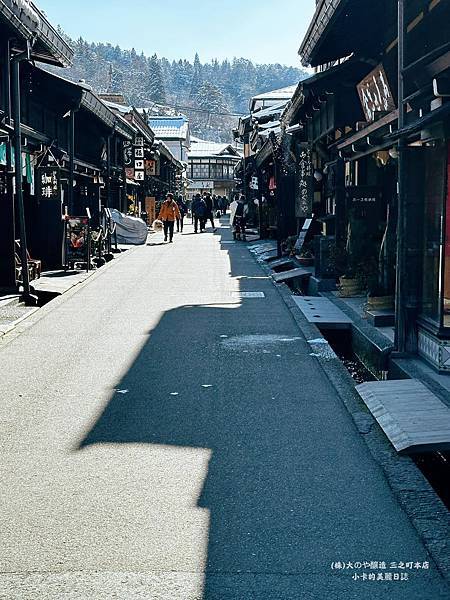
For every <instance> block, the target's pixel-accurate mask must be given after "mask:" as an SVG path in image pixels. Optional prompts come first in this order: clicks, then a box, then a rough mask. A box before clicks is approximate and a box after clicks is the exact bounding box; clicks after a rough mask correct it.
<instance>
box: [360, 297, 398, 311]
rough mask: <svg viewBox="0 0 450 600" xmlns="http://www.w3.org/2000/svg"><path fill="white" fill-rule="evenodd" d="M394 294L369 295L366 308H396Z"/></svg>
mask: <svg viewBox="0 0 450 600" xmlns="http://www.w3.org/2000/svg"><path fill="white" fill-rule="evenodd" d="M394 305H395V300H394V296H392V295H391V296H369V297H368V298H367V306H366V310H390V309H392V308H394Z"/></svg>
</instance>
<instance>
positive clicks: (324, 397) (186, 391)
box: [79, 244, 423, 600]
mask: <svg viewBox="0 0 450 600" xmlns="http://www.w3.org/2000/svg"><path fill="white" fill-rule="evenodd" d="M223 251H227V252H228V253H229V255H230V263H231V267H230V269H231V270H230V274H231V275H233V276H234V277H235V278H236V281H237V285H238V286H239V289H240V290H241V291H257V290H263V291H264V293H265V294H266V299H269V300H274V301H273V302H270V301H269V302H266V301H265V300H258V299H256V300H245V299H243V300H233V298H232V296H231V294H230V299H229V301H228V302H224V303H223V304H221V303H216V304H210V305H186V306H180V307H178V308H174V309H173V310H169V311H167V312H165V313H164V314H163V316H162V318H161V320H160V321H159V323H158V325H157V326H156V328H155V329H154V330H153V331H151V332H148V333H149V338H148V340H147V342H146V343H145V345H144V346H143V347H142V349H141V352H140V354H139V355H138V356H137V358H136V359H135V360H134V362H133V364H132V365H131V367H130V368H129V370H128V372H127V373H126V375H125V376H124V377H123V378H122V380H121V381H120V382H119V383H118V384H117V386H116V391H114V392H113V393H112V395H111V398H110V401H109V403H108V404H107V406H106V408H105V409H104V411H103V413H102V414H101V415H100V416H99V417H98V419H97V421H96V422H95V423H94V424H93V426H92V428H91V429H90V431H89V432H88V433H87V434H86V436H85V437H84V439H83V440H82V442H81V444H80V445H79V449H80V450H81V449H83V448H86V447H87V446H92V445H102V444H108V445H110V444H113V445H121V444H148V445H154V446H159V447H161V446H167V447H171V446H173V447H182V448H198V449H202V450H204V449H207V450H208V451H209V455H210V457H211V458H210V460H209V466H208V472H207V475H206V478H205V480H204V482H203V488H202V492H201V494H200V497H199V498H198V503H197V505H198V507H199V508H201V509H207V510H208V511H209V515H210V522H209V537H208V548H207V564H206V566H205V575H204V577H205V579H204V589H203V592H202V593H203V595H202V598H203V600H299V599H300V598H301V599H302V600H309V599H311V600H316V599H318V598H325V597H327V596H328V595H329V596H330V597H333V598H334V597H335V598H338V597H339V598H350V597H352V598H363V597H367V596H366V595H367V588H366V587H360V585H361V586H364V585H367V584H364V583H363V584H356V583H354V582H352V581H351V580H349V576H348V574H340V575H335V574H334V573H333V572H331V571H330V565H331V563H332V562H333V561H336V560H342V559H345V560H352V558H351V557H355V556H357V557H358V558H360V557H362V558H364V559H366V560H367V559H368V560H372V559H374V558H379V557H386V558H387V559H392V557H394V556H396V552H397V551H398V548H397V540H398V536H397V533H398V535H400V534H401V529H402V527H405V526H406V522H403V521H402V523H399V522H398V518H399V513H398V512H397V509H395V510H394V509H393V508H392V506H391V499H389V498H388V499H387V500H386V501H385V500H382V499H381V497H379V496H378V495H377V494H374V493H371V494H369V495H367V494H365V493H364V486H365V485H367V486H368V487H369V488H370V489H371V490H372V491H373V490H380V494H382V495H383V494H385V493H386V492H385V488H384V485H385V484H384V482H383V481H382V478H381V475H380V474H378V472H377V471H376V469H373V470H372V471H371V472H370V473H368V472H367V465H368V464H372V462H371V460H372V459H368V458H367V450H366V449H365V446H364V444H363V442H362V441H361V440H356V438H357V434H356V430H355V429H354V426H353V424H351V422H350V418H349V416H348V413H346V411H345V409H344V408H343V406H342V405H341V404H340V403H339V402H338V401H337V400H335V396H334V394H333V392H332V388H331V385H330V384H329V382H328V381H326V380H325V378H323V377H322V376H321V375H320V373H319V371H318V370H317V369H315V367H314V365H315V363H314V360H313V359H312V358H311V356H310V349H309V348H308V345H307V343H306V341H305V340H304V338H303V337H302V336H299V333H298V329H297V326H296V325H295V323H294V322H293V319H292V317H291V315H290V313H289V312H288V311H287V310H281V309H280V305H279V304H277V301H276V300H275V297H277V298H278V293H277V292H276V290H275V289H274V287H273V286H272V284H271V283H270V281H268V280H267V279H265V278H264V277H263V275H264V274H263V272H262V271H261V270H260V267H259V266H258V265H257V264H256V262H255V261H253V260H252V259H250V261H249V258H250V257H249V255H248V253H247V252H246V251H245V252H244V248H243V247H242V246H241V245H238V244H234V245H233V244H232V245H230V246H228V248H227V249H224V248H223ZM238 276H240V279H238ZM260 278H262V279H260ZM271 294H273V295H274V296H273V297H272V298H270V295H271ZM279 301H280V300H279V298H278V302H279ZM214 302H216V300H214ZM274 334H277V335H278V336H279V338H280V339H279V338H277V335H274ZM123 391H126V394H123V393H121V392H123ZM355 446H356V447H355ZM362 446H364V448H362ZM337 470H339V476H337V475H336V472H337ZM166 476H167V484H166V485H167V487H169V478H170V476H171V474H170V473H169V472H168V473H167V474H166ZM193 477H198V473H195V474H193ZM154 485H155V487H157V486H159V487H164V486H165V484H164V477H163V479H161V474H160V473H159V474H157V476H155V483H154ZM162 491H163V492H164V491H165V490H162ZM162 496H163V497H164V493H163V494H162ZM383 497H384V496H383ZM350 501H353V502H354V501H356V505H354V506H353V505H352V506H350V505H349V502H350ZM149 502H150V500H149ZM380 506H381V507H382V509H381V510H380ZM397 530H399V531H397ZM373 532H376V535H375V534H374V533H373ZM180 535H181V536H182V535H183V523H180ZM189 543H190V544H201V543H202V542H201V540H192V539H190V541H188V542H187V544H188V545H189ZM167 544H169V545H170V544H171V539H168V540H167ZM190 550H191V549H190V548H188V549H187V553H188V554H190V553H191V552H190ZM404 550H405V552H406V554H408V548H406V549H405V548H404ZM411 585H412V584H411ZM350 588H351V592H350ZM397 589H398V588H396V590H397ZM386 591H387V590H386V589H384V590H382V589H381V588H377V591H374V593H373V595H371V599H373V600H375V599H378V598H380V599H381V598H385V597H386V598H387V596H385V595H384V593H385V592H386ZM182 597H183V596H181V597H180V598H179V597H174V600H181V598H182ZM398 598H399V599H402V600H403V599H404V598H410V599H413V598H414V600H417V599H418V598H423V596H420V595H417V589H412V588H410V587H409V584H408V585H407V584H405V585H404V586H403V587H402V591H401V593H400V594H399V595H398ZM189 600H191V596H189ZM196 600H201V598H200V597H199V598H196Z"/></svg>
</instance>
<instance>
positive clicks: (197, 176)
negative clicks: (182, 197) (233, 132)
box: [187, 137, 242, 199]
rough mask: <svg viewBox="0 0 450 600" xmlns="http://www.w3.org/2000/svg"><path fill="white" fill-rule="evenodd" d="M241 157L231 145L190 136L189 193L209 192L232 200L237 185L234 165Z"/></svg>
mask: <svg viewBox="0 0 450 600" xmlns="http://www.w3.org/2000/svg"><path fill="white" fill-rule="evenodd" d="M241 156H242V155H241V154H240V152H239V150H238V149H237V148H235V147H234V146H232V145H231V144H218V143H215V142H209V141H205V140H200V139H198V138H195V137H193V138H192V139H191V150H190V152H189V154H188V159H189V163H188V172H187V176H188V179H189V180H190V184H189V195H190V196H194V195H195V194H197V193H202V192H203V191H208V192H209V193H211V194H216V195H218V196H225V197H227V198H228V199H231V198H232V196H233V193H234V191H235V186H236V184H235V175H234V173H235V168H236V166H237V164H238V163H239V162H240V160H241Z"/></svg>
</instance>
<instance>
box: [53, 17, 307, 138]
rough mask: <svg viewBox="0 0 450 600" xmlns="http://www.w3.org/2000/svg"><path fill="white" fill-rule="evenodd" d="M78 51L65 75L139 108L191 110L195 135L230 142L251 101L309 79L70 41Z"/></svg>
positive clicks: (279, 68)
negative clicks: (82, 80)
mask: <svg viewBox="0 0 450 600" xmlns="http://www.w3.org/2000/svg"><path fill="white" fill-rule="evenodd" d="M59 31H60V33H61V34H62V35H63V36H64V37H65V39H66V40H67V41H68V43H69V44H70V45H71V46H72V48H74V50H75V59H74V65H73V67H71V68H70V69H66V70H65V71H64V74H65V76H66V77H68V78H69V79H72V80H74V81H78V80H79V79H85V80H86V83H88V84H89V85H91V86H92V88H93V89H94V90H96V91H97V92H99V93H105V92H109V93H113V92H115V93H119V92H120V93H122V94H123V95H124V96H125V97H126V98H127V99H128V100H129V102H130V103H131V104H133V105H135V106H137V107H146V108H151V107H153V110H152V112H162V113H164V112H165V110H164V108H162V107H164V106H167V107H169V110H170V109H174V110H175V111H179V112H182V113H184V114H187V115H188V116H189V118H190V120H191V123H192V128H193V133H194V135H196V136H198V137H202V138H205V139H210V140H212V141H230V135H231V129H232V128H233V127H234V126H235V124H236V121H237V118H238V117H237V116H236V115H239V114H246V113H247V112H248V101H249V98H250V97H251V96H254V95H255V94H257V93H263V92H268V91H270V90H274V89H278V88H283V87H287V86H289V85H293V84H295V83H297V82H298V81H300V80H301V79H304V78H305V77H306V76H307V75H306V73H305V72H304V71H302V70H301V69H297V68H295V67H287V66H283V65H280V64H269V65H258V64H256V65H255V64H253V63H252V61H250V60H247V59H244V58H234V59H233V60H231V61H229V60H224V61H222V62H219V61H217V60H213V61H211V62H210V63H205V64H202V63H201V61H200V58H199V56H198V54H196V56H195V60H194V62H193V63H191V62H189V61H188V60H186V59H180V60H178V61H172V62H170V61H168V60H167V59H166V58H158V57H157V55H156V54H154V55H153V56H151V57H147V56H145V55H144V54H143V53H142V54H137V53H136V51H135V50H134V48H132V49H131V50H122V49H121V48H120V47H119V46H113V45H112V44H96V43H90V42H87V41H86V40H84V39H82V38H79V39H78V40H72V39H70V38H69V37H68V36H67V35H66V34H65V33H64V32H63V31H62V30H61V29H60V30H59Z"/></svg>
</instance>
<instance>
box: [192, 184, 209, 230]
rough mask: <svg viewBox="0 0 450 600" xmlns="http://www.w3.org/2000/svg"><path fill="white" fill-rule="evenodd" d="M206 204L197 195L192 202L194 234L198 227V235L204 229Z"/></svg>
mask: <svg viewBox="0 0 450 600" xmlns="http://www.w3.org/2000/svg"><path fill="white" fill-rule="evenodd" d="M206 213H207V208H206V202H205V201H204V200H203V198H202V197H201V196H200V194H197V195H196V196H195V198H194V200H193V202H192V215H193V217H194V233H198V230H199V225H200V233H202V232H203V230H204V229H205V223H206Z"/></svg>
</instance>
